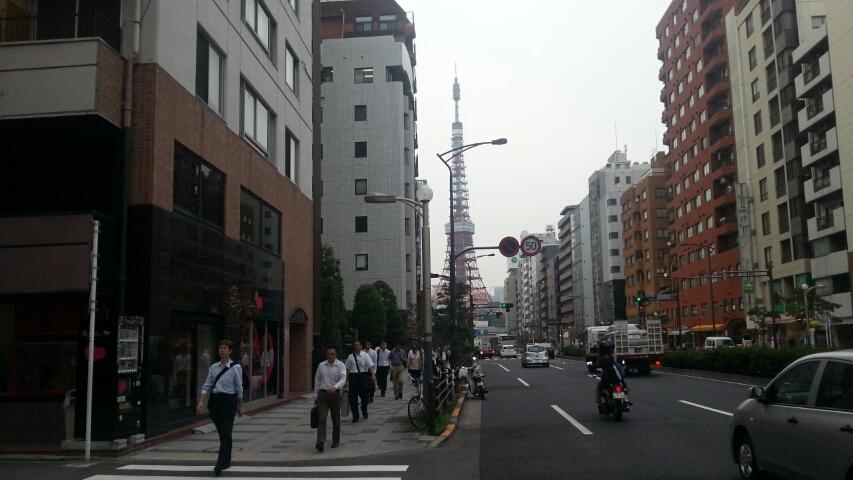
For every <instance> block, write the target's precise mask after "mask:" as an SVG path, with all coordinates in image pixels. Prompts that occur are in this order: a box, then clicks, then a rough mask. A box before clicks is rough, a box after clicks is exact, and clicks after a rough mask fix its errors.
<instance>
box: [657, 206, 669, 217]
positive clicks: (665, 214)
mask: <svg viewBox="0 0 853 480" xmlns="http://www.w3.org/2000/svg"><path fill="white" fill-rule="evenodd" d="M655 218H669V210H667V209H665V208H656V209H655Z"/></svg>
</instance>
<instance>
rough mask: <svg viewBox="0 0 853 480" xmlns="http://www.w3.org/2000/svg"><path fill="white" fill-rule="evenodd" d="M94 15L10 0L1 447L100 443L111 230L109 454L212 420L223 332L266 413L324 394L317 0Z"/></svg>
mask: <svg viewBox="0 0 853 480" xmlns="http://www.w3.org/2000/svg"><path fill="white" fill-rule="evenodd" d="M65 3H67V2H65ZM77 4H78V8H79V10H78V11H77V12H76V13H75V11H74V3H73V2H71V3H70V4H68V5H70V10H69V9H67V8H66V7H65V6H63V2H15V1H9V2H0V6H3V7H4V8H0V12H2V13H0V15H2V18H0V23H1V24H2V25H3V26H4V28H0V35H2V36H0V64H2V65H3V66H4V71H3V73H2V75H3V77H2V81H0V82H2V84H3V88H4V90H5V94H4V95H3V96H2V97H0V141H2V143H3V146H4V147H3V149H4V155H3V157H2V159H0V192H2V193H0V247H2V248H0V252H2V253H0V325H2V329H3V330H2V334H0V378H2V380H0V397H2V398H3V400H4V401H5V403H4V408H3V410H2V413H0V425H2V428H0V432H3V433H0V448H4V447H10V446H13V447H14V448H17V449H34V448H38V449H45V448H58V447H59V445H60V440H62V439H63V438H64V437H65V434H64V432H63V420H62V401H63V396H64V395H65V393H66V392H67V391H69V390H72V389H73V390H76V392H77V415H76V428H75V430H76V432H74V433H76V436H77V437H78V438H79V437H80V436H81V435H82V433H83V429H82V425H83V422H84V415H83V412H84V411H85V398H84V395H83V394H82V392H85V390H86V388H85V387H86V368H85V365H86V361H85V355H84V353H85V350H84V348H85V345H86V337H87V334H88V312H87V303H88V302H87V297H88V291H89V283H88V279H89V251H90V249H91V245H92V243H93V233H92V232H93V220H99V221H100V227H101V228H100V233H99V249H98V256H99V273H98V295H97V315H96V320H97V322H96V330H95V333H96V349H95V359H96V361H95V372H94V373H95V391H94V395H93V402H94V417H93V427H94V428H93V431H94V438H95V439H96V440H100V441H106V442H114V443H113V446H116V445H121V442H120V441H119V442H115V441H116V440H117V439H121V438H123V437H128V436H130V435H134V434H143V435H145V436H147V437H152V436H156V435H159V434H163V433H167V432H169V431H172V430H174V429H176V428H180V427H182V426H185V425H188V424H191V423H193V422H196V421H198V420H199V417H198V416H197V415H196V413H195V404H196V401H197V397H198V394H199V389H200V386H201V384H202V383H203V382H204V378H205V372H206V370H207V367H208V365H209V364H211V363H212V362H214V361H216V346H217V341H218V340H219V339H220V338H228V339H231V340H232V341H233V342H234V345H235V350H236V351H235V353H234V356H233V358H234V359H235V361H239V362H240V364H241V365H242V367H243V372H244V387H245V388H244V401H245V402H246V405H247V407H248V408H249V409H253V408H258V407H263V406H267V405H269V404H272V403H276V402H280V401H282V399H286V398H292V397H295V396H297V395H299V394H301V393H302V392H305V391H307V390H310V389H311V379H310V373H311V365H310V357H311V350H312V349H311V343H312V338H313V336H314V311H315V310H314V305H315V290H314V271H315V261H316V257H315V240H316V238H317V237H316V235H315V223H316V222H315V221H314V218H315V216H316V213H315V212H316V210H315V204H314V202H313V201H312V195H313V191H315V185H314V184H315V183H316V180H315V179H316V177H315V174H314V171H315V167H316V159H317V158H318V156H317V155H315V154H314V153H313V152H315V151H317V148H316V146H315V142H314V141H313V131H314V124H313V123H314V120H313V119H314V117H315V114H314V112H315V107H316V105H317V102H316V99H315V95H314V88H313V85H312V80H311V79H312V75H311V74H309V72H310V71H312V69H313V68H314V67H313V60H312V58H313V57H312V49H313V48H314V47H313V45H314V44H315V38H316V35H315V34H314V28H313V26H314V24H315V22H313V20H312V18H313V17H314V16H315V11H314V10H313V9H312V7H314V5H313V4H312V2H309V1H298V0H290V1H286V2H263V1H262V0H246V1H245V2H226V1H215V2H214V1H211V2H202V3H196V2H168V1H157V0H154V1H152V2H147V3H146V7H145V8H144V9H138V8H136V7H137V6H138V2H133V1H128V0H125V1H122V2H107V1H101V0H82V1H80V2H77ZM48 20H50V21H48ZM136 25H138V27H136V28H134V27H135V26H136ZM75 35H76V37H75ZM317 70H318V69H317ZM313 77H314V78H317V76H316V75H314V76H313ZM125 232H126V233H125ZM22 422H26V423H25V424H24V423H22Z"/></svg>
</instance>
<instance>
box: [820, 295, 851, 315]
mask: <svg viewBox="0 0 853 480" xmlns="http://www.w3.org/2000/svg"><path fill="white" fill-rule="evenodd" d="M821 298H823V299H824V300H826V301H827V302H832V303H836V304H838V305H840V307H838V308H836V309H835V310H834V311H833V312H832V316H833V317H836V318H847V317H851V316H853V305H851V301H850V293H849V292H847V293H836V294H834V295H827V296H825V297H821Z"/></svg>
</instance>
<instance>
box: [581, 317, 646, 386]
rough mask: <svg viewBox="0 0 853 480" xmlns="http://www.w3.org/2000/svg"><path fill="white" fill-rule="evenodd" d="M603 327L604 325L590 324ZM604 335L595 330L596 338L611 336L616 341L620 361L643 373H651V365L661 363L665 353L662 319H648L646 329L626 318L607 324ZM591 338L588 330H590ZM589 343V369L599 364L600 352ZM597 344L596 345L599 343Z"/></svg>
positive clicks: (628, 367)
mask: <svg viewBox="0 0 853 480" xmlns="http://www.w3.org/2000/svg"><path fill="white" fill-rule="evenodd" d="M590 328H595V329H600V328H601V327H590ZM605 328H606V330H605V331H604V333H603V334H601V333H598V332H596V334H597V339H596V343H597V342H598V340H601V338H603V337H610V340H611V341H613V344H614V353H615V355H616V360H617V361H623V362H624V365H625V368H626V369H635V370H637V373H639V374H640V375H648V374H649V373H651V371H652V368H655V367H657V366H660V359H661V355H663V332H662V330H661V323H660V320H657V319H650V320H646V326H645V328H643V327H641V326H640V325H637V324H635V323H628V322H627V321H625V320H621V321H616V322H614V323H613V325H611V326H608V327H605ZM588 337H589V333H588ZM590 345H591V344H590V343H587V365H590V363H589V362H592V364H591V365H590V366H589V368H590V370H591V371H592V370H594V369H595V368H598V366H597V365H596V361H597V356H598V351H597V348H595V351H594V358H591V357H592V354H593V351H592V349H591V348H590ZM596 347H597V345H596Z"/></svg>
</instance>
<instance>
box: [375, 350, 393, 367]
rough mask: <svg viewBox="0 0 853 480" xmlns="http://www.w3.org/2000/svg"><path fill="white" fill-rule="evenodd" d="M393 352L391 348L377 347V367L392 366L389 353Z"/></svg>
mask: <svg viewBox="0 0 853 480" xmlns="http://www.w3.org/2000/svg"><path fill="white" fill-rule="evenodd" d="M390 354H391V350H388V349H387V348H386V349H385V350H382V349H381V348H377V349H376V366H377V367H388V366H391V362H389V361H388V355H390Z"/></svg>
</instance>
